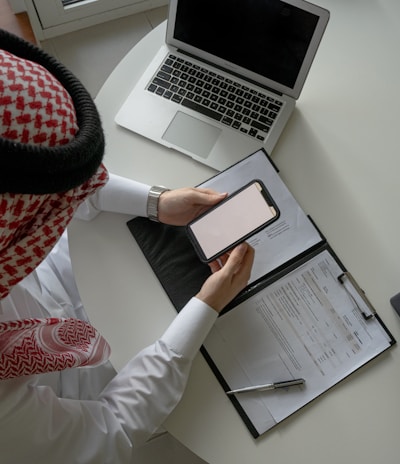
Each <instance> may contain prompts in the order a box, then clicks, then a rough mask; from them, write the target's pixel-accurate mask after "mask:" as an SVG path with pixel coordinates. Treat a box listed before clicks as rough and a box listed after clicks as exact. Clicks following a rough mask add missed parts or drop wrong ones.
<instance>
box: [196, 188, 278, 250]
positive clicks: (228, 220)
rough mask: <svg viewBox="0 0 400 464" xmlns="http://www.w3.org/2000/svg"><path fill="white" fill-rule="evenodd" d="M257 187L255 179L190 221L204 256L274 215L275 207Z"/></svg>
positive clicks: (227, 246)
mask: <svg viewBox="0 0 400 464" xmlns="http://www.w3.org/2000/svg"><path fill="white" fill-rule="evenodd" d="M260 188H261V187H260V184H259V183H258V182H255V183H253V184H251V185H250V186H248V187H246V188H245V189H244V190H242V191H241V192H239V193H238V194H236V195H232V197H231V198H228V199H227V200H226V201H225V202H223V203H221V205H219V206H218V207H217V208H215V209H213V210H211V211H210V212H209V213H207V214H206V215H205V216H202V217H200V218H199V219H198V220H197V221H195V222H193V223H192V224H191V225H190V228H191V230H192V233H193V235H194V236H195V238H196V240H197V242H198V244H199V246H200V248H201V249H202V250H203V253H204V255H205V257H206V259H210V258H211V257H213V256H214V255H216V254H218V253H220V252H221V251H222V250H225V249H227V248H229V247H231V246H232V245H233V244H235V243H236V242H238V241H240V240H241V239H243V238H244V237H246V236H247V235H248V234H249V233H251V232H253V231H254V230H255V229H257V228H258V227H261V226H262V225H264V224H265V223H266V222H268V221H269V220H271V219H272V218H274V217H275V215H276V211H275V209H274V208H272V207H271V206H270V205H269V204H268V203H267V201H266V199H265V198H264V196H263V194H262V193H261V191H260Z"/></svg>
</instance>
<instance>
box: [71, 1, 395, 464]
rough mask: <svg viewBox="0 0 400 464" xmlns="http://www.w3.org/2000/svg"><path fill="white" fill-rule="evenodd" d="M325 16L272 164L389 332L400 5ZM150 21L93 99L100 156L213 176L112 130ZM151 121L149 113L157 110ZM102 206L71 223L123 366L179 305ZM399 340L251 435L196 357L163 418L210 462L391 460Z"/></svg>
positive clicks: (156, 39)
mask: <svg viewBox="0 0 400 464" xmlns="http://www.w3.org/2000/svg"><path fill="white" fill-rule="evenodd" d="M318 3H319V4H320V5H321V6H324V7H326V8H328V9H329V10H330V11H331V20H330V23H329V24H328V28H327V31H326V35H325V37H324V39H323V41H322V44H321V46H320V49H319V51H318V54H317V57H316V59H315V61H314V64H313V67H312V69H311V72H310V75H309V77H308V80H307V82H306V85H305V87H304V90H303V93H302V95H301V97H300V100H299V102H298V104H297V108H296V110H295V112H294V114H293V116H292V118H291V120H290V121H289V124H288V126H287V128H286V130H285V132H284V134H283V135H282V137H281V139H280V141H279V143H278V145H277V146H276V148H275V150H274V152H273V160H274V161H275V163H276V164H277V166H278V168H279V169H280V173H281V176H282V178H283V180H284V181H285V182H286V183H287V185H288V186H289V188H290V189H291V191H292V193H293V194H294V195H295V197H296V198H297V200H298V201H299V203H300V204H301V205H302V207H303V209H304V210H305V211H306V212H307V213H309V214H310V215H311V216H312V217H313V219H314V220H315V221H316V223H317V224H318V226H319V227H320V229H321V231H322V232H323V233H324V234H325V235H326V237H327V239H328V240H329V242H330V244H331V245H332V247H333V248H334V250H335V251H336V252H337V254H338V256H339V257H340V258H341V260H342V261H343V263H344V264H345V265H346V266H347V268H348V269H349V270H350V271H351V272H352V273H353V275H354V276H355V278H356V279H357V281H358V283H359V284H360V286H361V287H362V288H364V290H365V291H366V293H367V295H368V297H369V298H370V300H371V301H372V303H373V304H374V306H375V307H376V308H377V310H378V312H379V314H380V315H381V317H382V318H383V320H384V322H385V323H386V324H387V325H388V327H389V329H390V330H391V331H392V333H393V335H394V336H395V338H396V339H398V340H400V319H399V318H398V316H397V315H396V314H395V312H394V311H393V309H392V308H391V306H390V303H389V298H390V297H391V296H392V295H394V294H395V293H397V292H399V291H400V264H399V262H400V239H399V230H400V213H399V200H400V193H399V187H398V186H399V168H400V154H399V138H398V120H399V117H398V111H399V110H398V109H399V107H400V97H399V92H398V82H399V81H400V60H399V54H398V45H399V44H400V2H399V1H398V0H384V1H383V0H380V1H379V0H378V1H377V0H363V1H359V0H358V1H355V0H350V1H345V2H344V1H341V2H339V1H337V0H318ZM164 31H165V24H163V25H161V26H159V27H158V28H157V29H155V30H154V31H152V32H151V33H150V34H149V35H148V36H147V37H146V38H145V39H143V41H142V42H140V43H139V44H138V45H137V46H136V47H135V48H134V49H133V50H132V51H131V52H130V53H129V54H128V55H127V56H126V57H125V58H124V59H123V60H122V62H121V63H120V64H119V65H118V66H117V68H116V69H115V70H114V72H113V73H112V74H111V75H110V77H109V79H108V80H107V82H106V83H105V85H104V87H103V88H102V90H101V91H100V93H99V95H98V98H97V104H98V107H99V110H100V113H101V114H102V119H103V123H104V129H105V132H106V139H107V148H106V164H107V166H108V168H109V169H110V170H111V171H113V172H116V173H118V174H121V175H125V176H128V177H132V178H134V179H137V180H139V181H143V182H146V183H148V184H164V185H168V186H169V187H181V186H186V185H195V184H197V183H199V182H201V181H203V180H204V179H206V178H208V177H209V176H211V175H212V174H213V171H212V170H211V169H210V168H207V167H205V166H202V165H200V164H198V163H196V162H194V161H192V160H190V159H189V158H188V157H185V156H183V155H181V154H179V153H177V152H175V151H172V150H168V149H166V148H163V147H161V146H159V145H157V144H154V143H152V142H149V141H147V140H145V139H143V138H141V137H139V136H137V135H135V134H133V133H130V132H128V131H126V130H123V129H121V128H119V127H117V126H116V125H115V123H114V116H115V114H116V112H117V111H118V109H119V107H120V106H121V104H122V103H123V101H124V99H125V98H126V96H127V95H128V93H129V91H130V90H131V88H132V86H133V85H134V83H135V81H136V80H137V78H138V77H139V75H140V74H141V72H142V70H143V69H144V68H145V66H146V64H147V62H148V61H149V59H150V58H151V56H152V55H153V53H154V52H155V51H156V50H157V49H158V48H159V46H160V45H161V43H162V41H163V38H164ZM155 117H156V115H155ZM127 219H128V218H127V217H126V216H123V215H113V214H105V213H103V214H101V215H100V216H99V217H98V218H97V219H96V220H94V221H92V222H90V223H84V222H79V221H74V222H73V224H72V225H71V227H70V242H71V253H72V261H73V266H74V269H75V273H76V276H77V281H78V286H79V288H80V291H81V294H82V298H83V301H84V304H85V306H86V309H87V312H88V314H89V317H90V318H91V320H92V322H93V323H94V325H96V326H97V327H98V328H99V329H100V330H101V332H102V333H103V334H104V335H105V336H106V338H107V339H108V340H109V342H110V344H111V347H112V350H113V355H112V361H113V362H114V364H115V366H116V367H117V368H120V367H121V366H122V365H123V364H124V363H125V362H126V361H127V360H128V359H129V358H130V357H131V356H132V355H134V354H135V353H136V352H137V351H139V350H140V349H141V348H143V347H144V346H145V345H147V344H149V343H151V342H152V341H153V340H154V339H155V338H157V337H158V336H159V335H160V334H161V333H162V332H163V330H164V329H165V328H166V327H167V325H168V324H169V322H170V321H171V320H172V319H173V317H174V316H175V310H174V308H173V307H172V305H171V303H170V302H169V300H168V299H167V297H166V295H165V293H164V292H163V290H162V288H161V286H160V284H159V282H158V281H157V279H156V278H155V276H154V274H153V272H152V271H151V269H150V268H149V266H148V264H147V262H146V261H145V259H144V258H143V256H142V254H141V252H140V250H139V249H138V247H137V245H136V243H135V241H134V240H133V238H132V237H131V236H130V234H129V231H128V229H127V228H126V226H125V221H126V220H127ZM399 385H400V354H399V350H398V348H397V347H394V348H393V349H392V350H390V351H389V352H388V353H386V354H384V355H383V356H381V357H380V358H378V359H377V360H375V361H373V362H372V363H370V364H369V365H368V366H365V367H364V368H362V369H361V370H360V371H359V372H357V373H356V374H353V375H352V376H350V378H348V379H347V380H346V381H344V382H342V383H340V384H339V385H338V386H336V387H335V388H333V389H332V390H331V391H330V392H328V393H327V394H325V395H323V396H322V397H321V398H320V399H318V400H316V401H315V402H313V403H312V404H311V405H309V406H307V407H306V408H304V409H303V410H302V411H300V412H298V413H296V414H295V415H294V416H292V417H291V418H289V419H288V420H286V421H284V422H283V423H282V424H280V425H278V426H277V427H275V428H274V429H273V430H271V431H269V432H267V433H266V434H265V435H263V436H262V437H261V438H259V439H257V440H256V441H255V440H254V439H253V438H252V437H251V436H250V434H249V432H248V431H247V429H246V427H245V426H244V424H243V422H242V420H241V419H240V417H239V416H238V414H237V413H236V411H235V410H234V408H233V407H232V405H231V403H230V401H229V399H228V398H227V397H226V395H225V394H224V392H223V390H222V388H220V386H219V384H218V382H217V381H216V379H215V377H214V375H213V374H212V373H211V371H210V369H209V368H208V365H207V364H206V362H205V361H204V359H203V358H202V356H201V355H198V356H197V358H196V360H195V363H194V367H193V371H192V375H191V377H190V381H189V384H188V388H187V391H186V393H185V395H184V398H183V399H182V402H181V403H180V404H179V406H178V407H177V409H176V411H175V412H174V413H173V414H172V415H171V417H170V418H169V419H168V421H167V424H166V427H167V429H168V430H169V431H170V432H171V433H172V434H173V435H175V436H176V437H177V438H178V439H179V440H181V441H182V442H183V443H184V444H185V445H187V446H188V447H189V448H190V449H192V450H193V451H194V452H196V453H197V454H199V455H200V456H201V457H202V458H203V459H205V460H206V461H207V462H210V463H211V464H222V463H229V464H231V463H239V462H240V463H242V462H252V463H264V462H266V461H268V462H273V463H274V464H280V463H282V464H287V463H288V462H307V463H309V464H313V463H320V462H321V461H324V462H325V463H326V464H328V463H336V462H352V461H353V462H358V463H361V462H362V463H375V462H377V461H379V460H380V459H382V457H385V460H386V462H389V463H395V462H398V454H399V441H398V435H399V434H398V430H399V420H400V399H399V394H400V393H399V392H400V390H399Z"/></svg>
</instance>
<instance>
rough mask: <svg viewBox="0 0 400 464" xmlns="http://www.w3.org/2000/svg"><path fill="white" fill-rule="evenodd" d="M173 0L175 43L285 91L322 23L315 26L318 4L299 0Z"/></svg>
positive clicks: (300, 71)
mask: <svg viewBox="0 0 400 464" xmlns="http://www.w3.org/2000/svg"><path fill="white" fill-rule="evenodd" d="M173 3H176V11H175V12H174V18H173V20H174V21H175V23H174V28H173V38H174V39H175V41H176V42H177V45H178V48H182V49H183V50H185V51H188V52H191V53H192V54H194V55H195V56H200V57H201V58H204V59H209V60H210V61H211V62H212V63H214V64H217V65H218V64H220V65H221V66H223V67H226V66H227V67H228V68H229V67H230V66H229V65H230V64H233V66H232V68H233V69H232V71H236V72H237V73H238V74H241V75H244V76H245V77H246V78H249V79H251V80H255V81H256V82H258V83H261V84H264V85H266V86H269V87H272V88H274V89H275V90H279V91H283V92H284V93H289V94H290V92H287V89H292V90H294V91H295V93H297V91H298V89H299V88H300V89H301V87H302V85H303V83H304V80H305V77H306V75H307V73H308V69H309V67H310V66H311V62H312V59H313V57H314V55H315V52H316V48H317V47H318V44H319V41H320V38H321V37H322V33H323V30H324V28H325V25H326V23H325V25H323V28H322V31H321V24H320V23H321V22H320V11H319V10H322V9H320V8H318V7H315V6H314V5H311V4H308V3H307V2H304V1H301V0H300V1H299V0H295V1H293V0H288V1H279V0H176V1H175V2H173ZM296 4H298V5H301V6H296ZM308 5H311V8H310V7H308V9H305V7H307V6H308ZM314 10H315V11H314ZM322 11H324V12H326V10H322ZM170 20H171V17H170ZM326 22H327V20H326ZM315 42H316V43H315ZM179 45H181V46H182V47H179ZM185 46H188V48H187V49H186V47H185ZM310 52H311V55H310ZM203 53H204V54H203ZM202 54H203V56H202ZM260 77H261V79H264V80H262V81H261V82H260ZM299 79H300V81H301V82H299ZM274 83H276V84H277V86H276V85H274ZM296 86H297V89H296ZM277 87H278V88H277ZM292 96H293V95H292Z"/></svg>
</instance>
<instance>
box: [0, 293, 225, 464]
mask: <svg viewBox="0 0 400 464" xmlns="http://www.w3.org/2000/svg"><path fill="white" fill-rule="evenodd" d="M216 317H217V313H216V312H215V311H213V310H212V309H211V308H209V307H208V306H207V305H206V304H204V303H202V302H201V301H199V300H197V299H196V298H193V299H192V300H191V301H190V302H189V303H188V304H187V305H186V307H185V308H184V309H183V310H182V311H181V312H180V313H179V314H178V315H177V317H176V318H175V320H174V321H173V322H172V324H171V326H170V327H169V328H168V329H167V330H166V332H165V333H164V335H163V336H162V337H161V338H160V339H159V340H158V341H157V342H156V343H154V344H153V345H151V346H149V347H148V348H146V349H144V350H143V351H142V352H140V353H139V354H138V355H137V356H135V357H134V358H133V359H132V360H131V361H130V362H129V363H128V364H127V365H126V366H125V367H124V368H123V369H122V371H121V372H120V373H119V374H117V375H116V376H115V377H114V378H113V379H112V380H111V381H110V383H109V384H108V385H107V386H106V387H105V389H104V390H103V392H102V393H101V394H100V396H99V397H98V398H97V399H95V400H91V401H83V400H74V399H65V398H62V399H61V398H58V397H57V396H56V395H55V394H54V392H53V390H52V389H51V388H49V387H41V386H38V385H35V382H34V381H33V380H32V378H24V377H22V378H19V379H12V380H6V381H2V382H0V400H1V404H2V407H1V408H0V430H1V433H0V449H1V456H2V462H3V460H4V462H18V463H19V464H25V463H29V464H30V463H31V462H43V463H50V462H51V463H53V462H74V463H76V464H80V463H85V464H91V463H93V464H97V463H99V462H101V463H103V464H107V463H112V464H119V463H127V462H131V453H132V447H134V446H138V445H140V444H142V443H144V442H145V441H146V440H147V439H148V438H149V437H150V436H151V435H152V433H153V432H155V431H157V430H158V428H159V427H160V426H161V425H162V423H163V422H164V420H165V419H166V417H167V416H168V415H169V414H170V412H171V411H172V410H173V409H174V407H175V406H176V404H177V403H178V402H179V400H180V398H181V396H182V393H183V390H184V388H185V385H186V381H187V378H188V375H189V371H190V366H191V362H192V359H193V357H194V356H195V354H196V353H197V351H198V349H199V348H200V346H201V343H202V342H203V340H204V338H205V336H206V335H207V333H208V331H209V330H210V328H211V326H212V325H213V323H214V322H215V320H216ZM33 379H34V378H33Z"/></svg>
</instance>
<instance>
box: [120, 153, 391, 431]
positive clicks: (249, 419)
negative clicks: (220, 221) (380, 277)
mask: <svg viewBox="0 0 400 464" xmlns="http://www.w3.org/2000/svg"><path fill="white" fill-rule="evenodd" d="M255 174H257V176H255ZM256 177H257V178H261V179H262V180H263V182H264V183H265V185H267V186H268V188H269V191H270V193H271V195H272V196H273V198H274V200H275V202H276V203H277V205H278V207H279V209H280V211H281V217H280V218H279V221H277V223H275V224H273V225H271V227H270V228H269V229H267V230H264V231H262V232H260V233H259V234H257V235H256V236H254V237H253V238H252V240H251V242H250V243H251V244H252V245H253V246H254V248H255V250H256V257H255V263H254V266H253V272H252V276H251V278H250V281H249V285H248V286H247V287H246V288H245V289H244V290H243V291H242V292H241V293H240V294H239V295H238V296H237V297H236V298H235V299H234V300H233V301H232V302H231V303H230V304H229V305H228V306H227V307H226V308H225V309H224V310H223V311H222V312H221V314H220V316H219V318H218V319H217V321H216V324H215V326H214V327H213V328H212V329H211V332H210V334H209V336H208V337H207V339H206V340H205V342H204V344H203V346H202V348H201V352H202V354H203V356H204V357H205V359H206V361H207V362H208V364H209V366H210V367H211V369H212V370H213V372H214V374H215V375H216V377H217V379H218V381H219V382H220V384H221V386H222V388H223V389H224V391H229V390H232V389H235V388H241V387H245V386H246V385H256V384H262V383H267V382H270V381H280V380H290V378H296V377H303V376H304V378H306V386H305V388H304V387H295V390H293V388H294V387H292V388H291V390H290V393H288V392H285V391H283V392H274V393H273V394H271V393H264V394H261V393H259V392H252V393H246V394H242V395H236V396H229V398H230V400H231V401H232V404H233V406H234V407H235V408H236V410H237V412H238V413H239V415H240V417H241V418H242V420H243V422H244V423H245V425H246V426H247V428H248V430H249V432H250V433H251V435H252V436H253V437H254V438H257V437H259V436H260V435H262V434H263V433H265V432H266V431H267V430H269V429H271V428H272V427H274V426H276V425H277V424H279V423H280V422H281V421H282V420H284V419H285V418H287V417H289V416H291V415H292V414H294V413H296V412H297V411H298V410H300V409H301V408H302V407H304V406H305V405H306V404H308V403H310V402H311V401H313V400H315V399H316V398H318V397H320V396H321V395H322V394H323V393H325V392H327V391H328V390H329V389H330V388H332V387H333V386H334V385H336V384H337V383H338V382H340V381H341V380H343V379H344V378H346V377H348V376H349V375H350V374H351V373H353V372H355V371H356V370H358V369H359V368H360V367H362V366H363V365H365V364H367V363H368V362H369V361H370V360H372V359H374V358H375V357H377V356H378V355H380V354H381V353H383V352H385V351H386V350H387V349H389V348H390V347H391V346H393V345H394V344H395V343H396V340H395V339H394V338H393V336H392V334H391V333H390V331H389V330H388V328H387V327H386V326H385V324H384V323H383V321H382V320H381V318H380V317H379V315H378V314H377V312H376V310H375V309H374V307H373V306H372V304H371V303H370V302H369V300H368V299H367V297H366V295H365V293H364V292H363V290H362V289H360V288H359V286H358V285H357V283H356V281H355V279H354V278H353V277H352V276H351V274H350V273H349V272H348V270H347V269H346V267H345V266H344V265H343V263H342V262H341V261H340V259H339V258H338V257H337V256H336V254H335V252H334V251H333V250H332V248H331V247H330V245H329V243H328V242H327V240H326V238H325V237H324V236H323V234H321V232H320V231H319V230H318V228H317V227H316V225H315V223H314V222H313V221H312V219H311V218H310V217H309V216H308V215H306V213H305V212H304V211H303V209H302V208H301V207H300V205H299V204H298V202H297V201H296V199H295V198H294V197H293V195H292V194H291V192H290V191H289V190H288V189H287V187H286V185H285V184H284V182H283V181H282V179H281V178H280V176H279V172H278V170H277V169H276V167H275V166H274V164H273V163H272V161H271V159H270V158H269V156H268V155H267V153H266V152H265V151H264V150H263V149H261V150H259V151H257V152H255V153H253V154H251V155H249V156H248V157H246V158H245V159H243V160H242V161H240V162H238V163H236V164H235V165H233V166H231V167H230V168H228V169H227V170H225V171H223V172H221V173H219V174H217V175H216V176H214V177H212V178H211V179H208V180H207V181H206V182H204V183H203V184H201V186H204V187H211V188H215V189H216V190H219V191H227V192H228V193H229V192H232V191H234V190H236V189H237V188H239V187H240V186H241V185H244V184H245V183H247V182H248V181H249V180H252V179H253V178H256ZM127 225H128V227H129V230H130V232H131V233H132V235H133V237H134V238H135V239H136V241H137V243H138V245H139V246H140V248H141V249H142V252H143V254H144V255H145V257H146V259H147V260H148V262H149V264H150V265H151V267H152V269H153V271H154V272H155V274H156V275H157V277H158V279H159V281H160V283H161V284H162V286H163V288H164V290H165V292H166V293H167V295H168V297H169V298H170V300H171V302H172V304H173V305H174V307H175V308H176V310H177V311H178V312H179V311H180V309H181V308H183V306H184V305H185V304H186V303H187V302H188V301H189V299H190V298H191V297H192V296H193V295H195V294H196V293H197V292H198V291H199V289H200V288H201V286H202V284H203V282H204V281H205V280H206V279H207V278H208V276H209V275H210V270H209V267H208V266H207V265H206V264H203V263H201V262H200V261H199V259H198V257H197V254H196V252H195V251H194V249H193V247H192V245H191V243H190V241H189V239H188V237H187V235H186V231H185V228H184V227H172V226H167V225H163V224H159V223H155V222H152V221H149V220H148V219H147V218H135V219H132V220H131V221H129V222H128V223H127ZM367 345H368V346H367ZM260 366H261V367H260ZM263 375H264V376H265V377H263ZM279 375H280V376H281V378H279ZM274 376H276V377H274Z"/></svg>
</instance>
